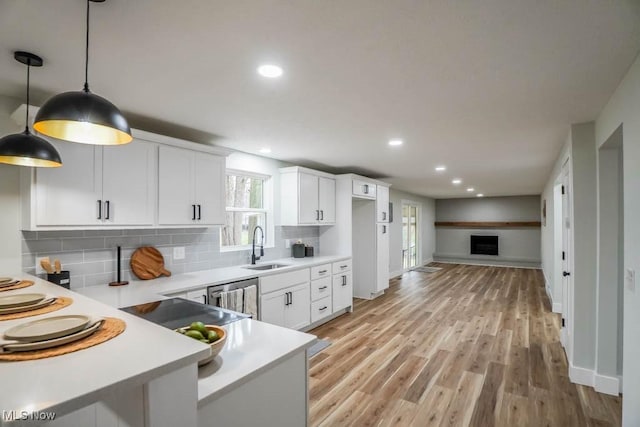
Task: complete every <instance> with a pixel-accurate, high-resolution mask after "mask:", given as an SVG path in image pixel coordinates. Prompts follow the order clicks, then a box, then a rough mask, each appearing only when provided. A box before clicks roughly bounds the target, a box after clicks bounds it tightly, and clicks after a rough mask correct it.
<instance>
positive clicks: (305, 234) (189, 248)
mask: <svg viewBox="0 0 640 427" xmlns="http://www.w3.org/2000/svg"><path fill="white" fill-rule="evenodd" d="M319 232H320V231H319V227H275V239H274V240H275V242H274V243H275V246H274V247H273V248H265V256H264V258H263V260H273V259H278V258H286V257H290V256H291V249H287V248H285V240H294V241H295V240H302V241H303V242H304V243H307V244H309V245H311V246H314V247H315V251H316V254H319V253H320V238H319ZM117 246H122V268H123V280H132V277H131V273H130V271H129V260H130V258H131V254H132V253H133V251H134V250H135V249H136V248H138V247H140V246H155V247H157V248H158V250H160V252H162V254H163V256H164V262H165V266H166V268H167V269H168V270H169V271H171V272H172V273H173V274H180V273H188V272H192V271H199V270H207V269H212V268H219V267H229V266H233V265H241V264H247V263H249V262H250V256H251V250H240V251H229V252H226V251H221V250H220V229H219V228H218V227H213V228H179V229H141V230H69V231H37V232H36V231H23V232H22V270H23V271H24V272H25V273H29V274H36V262H37V260H38V259H39V258H41V257H46V256H48V257H49V258H50V259H51V261H52V262H53V260H54V259H59V260H60V261H61V263H62V268H63V269H64V270H69V271H70V272H71V288H72V289H78V288H82V287H85V286H96V285H103V284H106V283H109V282H111V281H114V280H115V279H116V247H117ZM181 246H182V247H184V248H185V258H184V259H180V260H177V259H173V248H175V247H181ZM44 276H45V275H43V277H44ZM134 279H135V278H134Z"/></svg>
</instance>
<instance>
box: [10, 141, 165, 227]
mask: <svg viewBox="0 0 640 427" xmlns="http://www.w3.org/2000/svg"><path fill="white" fill-rule="evenodd" d="M53 144H54V145H55V147H56V149H58V151H59V152H60V155H61V156H62V161H63V166H62V167H60V168H55V169H36V170H34V171H32V172H31V173H32V176H31V178H32V179H31V180H29V179H26V180H25V183H23V185H24V186H26V187H29V188H26V189H25V192H26V195H25V199H24V203H25V206H24V207H25V223H24V224H23V225H24V228H25V229H38V228H61V227H82V226H89V227H95V226H98V227H103V226H111V225H141V226H143V225H148V226H151V225H153V223H154V219H155V218H154V211H155V209H154V207H155V206H154V205H155V189H156V186H155V180H154V176H155V170H156V169H155V163H156V145H155V144H150V143H146V142H142V141H138V140H134V141H133V142H132V143H130V144H127V145H124V146H118V147H100V146H93V145H86V144H75V143H70V142H62V141H54V142H53Z"/></svg>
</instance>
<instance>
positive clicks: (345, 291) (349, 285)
mask: <svg viewBox="0 0 640 427" xmlns="http://www.w3.org/2000/svg"><path fill="white" fill-rule="evenodd" d="M332 297H333V311H334V312H336V311H339V310H342V309H343V308H346V307H349V306H351V304H352V301H353V282H352V277H351V272H350V271H348V272H346V273H342V274H336V275H335V276H333V289H332Z"/></svg>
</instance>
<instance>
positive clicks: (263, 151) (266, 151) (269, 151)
mask: <svg viewBox="0 0 640 427" xmlns="http://www.w3.org/2000/svg"><path fill="white" fill-rule="evenodd" d="M260 152H261V153H262V154H269V153H271V148H267V147H265V148H261V149H260Z"/></svg>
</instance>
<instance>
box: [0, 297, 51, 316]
mask: <svg viewBox="0 0 640 427" xmlns="http://www.w3.org/2000/svg"><path fill="white" fill-rule="evenodd" d="M55 300H56V298H55V297H48V296H47V295H45V294H16V295H7V296H0V314H13V313H20V312H23V311H30V310H35V309H37V308H41V307H45V306H47V305H49V304H52V303H53V302H54V301H55Z"/></svg>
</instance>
